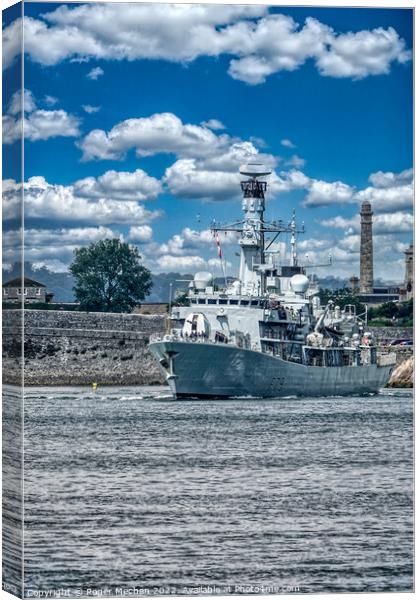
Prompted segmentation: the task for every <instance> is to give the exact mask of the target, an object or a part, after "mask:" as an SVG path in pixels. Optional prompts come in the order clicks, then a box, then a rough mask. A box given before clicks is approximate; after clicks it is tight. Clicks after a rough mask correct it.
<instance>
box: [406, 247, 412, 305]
mask: <svg viewBox="0 0 420 600" xmlns="http://www.w3.org/2000/svg"><path fill="white" fill-rule="evenodd" d="M404 254H405V279H404V287H405V289H406V298H407V300H410V298H412V297H413V259H414V248H413V244H410V245H409V247H408V248H407V250H405V251H404Z"/></svg>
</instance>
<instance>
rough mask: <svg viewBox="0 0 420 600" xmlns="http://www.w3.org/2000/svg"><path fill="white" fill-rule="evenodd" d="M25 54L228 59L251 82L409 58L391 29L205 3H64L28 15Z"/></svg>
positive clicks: (8, 54)
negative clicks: (351, 27)
mask: <svg viewBox="0 0 420 600" xmlns="http://www.w3.org/2000/svg"><path fill="white" fill-rule="evenodd" d="M105 24H106V25H105ZM20 27H21V24H20V20H17V21H15V22H14V23H12V24H11V25H9V26H8V27H6V28H5V30H4V32H3V48H4V50H3V52H4V63H5V67H7V66H8V65H10V64H11V62H12V61H13V59H14V57H15V56H17V55H18V53H19V50H20V47H19V44H18V43H17V41H16V40H17V39H18V38H19V29H20ZM186 32H187V33H186ZM25 51H26V52H27V53H28V54H29V55H30V57H31V59H32V60H34V61H36V62H38V63H41V64H43V65H54V64H57V63H58V62H60V61H62V60H65V59H71V60H77V61H84V60H87V59H89V58H95V59H102V60H129V61H132V60H136V59H163V60H168V61H175V62H181V63H186V62H190V61H193V60H195V59H196V58H198V57H199V56H212V57H218V56H221V55H228V56H230V57H231V61H230V66H229V74H230V75H231V76H232V77H234V78H235V79H239V80H241V81H244V82H246V83H248V84H251V85H255V84H259V83H262V82H264V81H265V79H266V78H267V77H268V76H269V75H271V74H273V73H276V72H279V71H293V70H295V69H298V68H299V67H301V66H302V65H303V64H305V63H306V62H307V61H309V60H312V61H313V64H314V65H315V67H316V68H317V69H318V71H319V72H320V73H321V75H324V76H330V77H350V78H352V79H361V78H363V77H367V76H368V75H378V74H382V73H387V72H389V70H390V67H391V64H392V63H393V62H396V63H400V64H404V63H406V62H407V61H408V60H409V59H410V57H411V54H410V52H408V51H407V50H406V48H405V42H404V40H403V39H402V38H400V37H399V35H398V33H397V32H396V31H395V30H394V29H393V28H391V27H389V28H388V29H384V28H377V29H373V30H363V31H356V32H347V33H338V32H335V31H334V30H333V29H332V28H331V27H329V26H327V25H325V24H323V23H320V22H319V21H318V20H317V19H314V18H311V17H309V18H307V19H306V20H305V22H304V23H303V24H302V25H300V24H299V23H297V22H296V21H294V20H293V18H291V17H290V16H287V15H285V14H268V9H267V8H265V7H264V6H240V5H234V6H229V5H203V4H194V5H168V4H166V5H163V4H161V5H159V4H144V5H141V4H128V3H127V4H125V5H121V4H112V3H110V4H89V5H88V4H82V5H76V6H74V7H73V6H72V7H69V6H66V5H63V6H60V7H59V8H57V9H56V10H54V11H51V12H48V13H45V14H44V15H42V20H41V18H38V19H34V18H31V17H25ZM98 68H100V67H98Z"/></svg>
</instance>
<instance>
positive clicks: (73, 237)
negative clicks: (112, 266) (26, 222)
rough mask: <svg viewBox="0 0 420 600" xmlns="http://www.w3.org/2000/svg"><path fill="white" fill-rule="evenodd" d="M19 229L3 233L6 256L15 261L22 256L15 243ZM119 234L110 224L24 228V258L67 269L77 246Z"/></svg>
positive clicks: (58, 268) (59, 268) (56, 268)
mask: <svg viewBox="0 0 420 600" xmlns="http://www.w3.org/2000/svg"><path fill="white" fill-rule="evenodd" d="M17 235H19V232H18V231H16V230H14V231H8V232H6V233H5V235H4V236H3V252H4V257H5V259H6V260H9V261H11V262H15V261H17V260H19V259H20V255H19V253H20V250H19V249H18V248H17V247H16V241H15V240H16V236H17ZM116 236H117V237H120V234H119V233H115V232H114V231H112V229H110V228H109V227H76V228H60V229H30V228H29V229H25V237H24V241H25V246H24V257H25V260H27V261H29V262H31V263H35V264H36V265H37V266H38V267H40V266H42V265H43V264H48V265H51V264H53V265H55V269H54V270H61V271H64V270H66V267H67V266H68V264H69V263H70V262H71V260H72V259H73V255H74V250H75V249H76V248H80V247H81V246H87V245H89V244H91V243H92V242H97V241H99V240H103V239H105V238H114V237H116Z"/></svg>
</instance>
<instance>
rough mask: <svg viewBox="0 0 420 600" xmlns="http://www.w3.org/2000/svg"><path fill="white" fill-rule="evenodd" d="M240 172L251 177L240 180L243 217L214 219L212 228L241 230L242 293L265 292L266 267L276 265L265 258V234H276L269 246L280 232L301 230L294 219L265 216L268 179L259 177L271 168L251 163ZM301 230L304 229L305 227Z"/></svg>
mask: <svg viewBox="0 0 420 600" xmlns="http://www.w3.org/2000/svg"><path fill="white" fill-rule="evenodd" d="M239 172H240V173H241V175H245V176H247V177H248V179H246V180H244V181H241V188H242V192H243V200H242V210H243V212H244V218H243V219H242V220H241V221H236V222H235V223H232V224H230V225H221V224H216V223H213V225H212V227H211V229H212V232H213V233H216V232H217V231H235V232H237V233H240V234H241V235H240V238H239V245H240V247H241V254H240V267H239V280H240V283H241V293H242V294H252V295H262V294H263V293H264V292H265V275H266V273H267V271H269V270H271V269H273V265H272V264H271V263H266V260H265V251H266V248H265V234H267V233H274V234H276V235H275V237H274V238H273V239H272V240H271V241H270V244H269V246H270V245H271V244H272V243H273V242H274V241H275V239H276V238H277V236H278V235H279V234H280V233H292V236H293V237H294V238H295V235H296V233H297V232H298V231H297V228H296V221H295V220H293V221H292V223H290V224H289V225H285V224H283V222H282V221H270V222H267V221H265V220H264V212H265V192H266V190H267V182H266V181H261V180H260V178H262V177H267V176H268V175H270V174H271V171H270V170H268V169H267V168H265V167H264V165H262V164H259V163H248V164H246V165H242V166H241V167H240V169H239ZM301 232H302V233H303V230H302V231H301ZM301 232H299V233H301ZM296 260H297V259H296Z"/></svg>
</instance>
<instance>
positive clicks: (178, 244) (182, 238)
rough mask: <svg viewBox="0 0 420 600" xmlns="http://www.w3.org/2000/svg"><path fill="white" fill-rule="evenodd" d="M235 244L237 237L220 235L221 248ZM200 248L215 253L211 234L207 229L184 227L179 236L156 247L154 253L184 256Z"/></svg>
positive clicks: (233, 234) (214, 243)
mask: <svg viewBox="0 0 420 600" xmlns="http://www.w3.org/2000/svg"><path fill="white" fill-rule="evenodd" d="M237 243H238V240H237V236H236V234H235V233H234V232H232V231H229V232H226V233H225V234H222V233H221V234H220V244H221V246H222V247H224V246H225V245H231V244H237ZM200 248H201V249H203V248H210V249H211V248H213V249H214V252H216V250H217V246H216V242H215V238H214V236H213V234H212V233H211V231H210V230H208V229H204V230H202V231H196V230H194V229H191V228H190V227H186V228H185V229H183V230H182V232H181V233H180V234H175V235H173V236H172V237H171V238H170V239H169V240H168V241H167V242H166V243H164V244H161V245H160V246H158V247H157V248H156V252H157V253H158V254H165V255H166V254H172V255H176V256H185V255H187V254H189V253H190V254H193V253H194V252H195V251H197V250H199V249H200Z"/></svg>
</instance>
